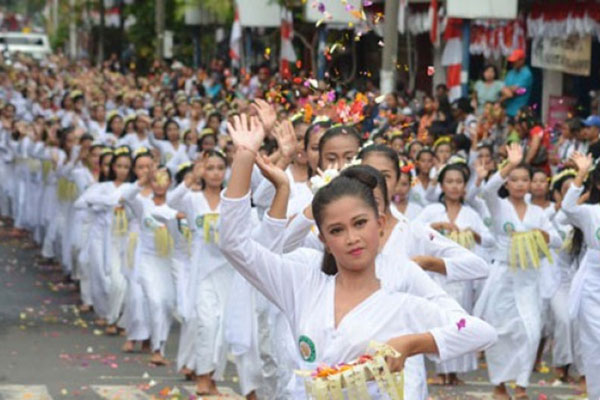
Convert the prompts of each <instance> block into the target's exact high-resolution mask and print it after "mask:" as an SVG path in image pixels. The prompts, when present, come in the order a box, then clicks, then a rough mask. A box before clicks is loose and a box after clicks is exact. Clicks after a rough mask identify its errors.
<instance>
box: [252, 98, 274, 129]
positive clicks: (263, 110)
mask: <svg viewBox="0 0 600 400" xmlns="http://www.w3.org/2000/svg"><path fill="white" fill-rule="evenodd" d="M252 108H253V109H254V110H255V111H256V113H257V114H258V117H259V118H260V122H261V123H262V124H263V127H264V129H265V132H267V133H269V132H271V130H272V129H273V127H274V126H275V122H276V121H277V113H276V112H275V109H274V108H273V107H272V106H271V105H270V104H269V103H267V102H266V101H264V100H262V99H256V100H254V103H253V104H252Z"/></svg>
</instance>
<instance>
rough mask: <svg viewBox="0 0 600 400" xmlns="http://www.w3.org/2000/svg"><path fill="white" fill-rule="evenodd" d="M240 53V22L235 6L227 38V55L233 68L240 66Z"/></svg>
mask: <svg viewBox="0 0 600 400" xmlns="http://www.w3.org/2000/svg"><path fill="white" fill-rule="evenodd" d="M241 55H242V24H241V23H240V16H239V14H238V9H237V7H236V8H235V16H234V18H233V25H232V26H231V37H230V38H229V57H231V66H232V67H234V68H239V67H240V59H241Z"/></svg>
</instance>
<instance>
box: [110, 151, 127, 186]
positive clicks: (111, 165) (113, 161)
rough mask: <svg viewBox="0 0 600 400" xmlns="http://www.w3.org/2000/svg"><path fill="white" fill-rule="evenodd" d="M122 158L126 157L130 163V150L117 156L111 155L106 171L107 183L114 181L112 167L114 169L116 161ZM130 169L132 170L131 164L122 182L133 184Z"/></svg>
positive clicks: (114, 176) (114, 175)
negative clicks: (127, 174) (108, 167)
mask: <svg viewBox="0 0 600 400" xmlns="http://www.w3.org/2000/svg"><path fill="white" fill-rule="evenodd" d="M123 157H126V158H128V159H129V160H130V161H132V160H131V150H130V151H128V152H124V153H119V154H115V153H113V158H112V160H110V169H109V171H108V177H107V179H106V180H107V181H114V180H115V179H116V178H117V176H116V174H115V171H114V167H115V164H116V163H117V160H118V159H119V158H123ZM132 169H133V162H132V164H131V168H129V176H128V177H127V178H125V181H124V182H133V174H132V173H131V171H132Z"/></svg>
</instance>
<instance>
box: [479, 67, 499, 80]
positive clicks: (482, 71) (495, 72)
mask: <svg viewBox="0 0 600 400" xmlns="http://www.w3.org/2000/svg"><path fill="white" fill-rule="evenodd" d="M490 68H491V69H493V70H494V79H498V68H496V66H495V65H492V64H486V65H484V67H483V69H482V70H481V78H482V79H483V74H484V73H485V71H487V70H488V69H490Z"/></svg>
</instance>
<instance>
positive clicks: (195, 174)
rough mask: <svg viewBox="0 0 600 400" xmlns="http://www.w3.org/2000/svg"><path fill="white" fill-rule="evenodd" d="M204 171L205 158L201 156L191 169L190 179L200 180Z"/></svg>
mask: <svg viewBox="0 0 600 400" xmlns="http://www.w3.org/2000/svg"><path fill="white" fill-rule="evenodd" d="M205 171H206V158H205V157H204V156H203V157H201V158H200V159H199V160H197V161H196V163H195V164H194V168H193V169H192V173H191V176H192V181H193V182H200V180H201V179H202V178H204V172H205Z"/></svg>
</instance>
